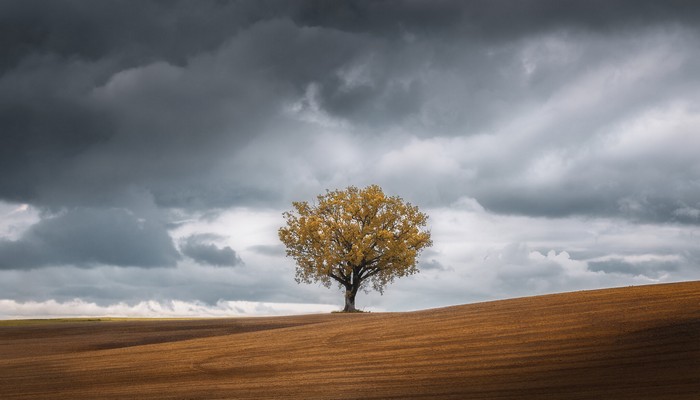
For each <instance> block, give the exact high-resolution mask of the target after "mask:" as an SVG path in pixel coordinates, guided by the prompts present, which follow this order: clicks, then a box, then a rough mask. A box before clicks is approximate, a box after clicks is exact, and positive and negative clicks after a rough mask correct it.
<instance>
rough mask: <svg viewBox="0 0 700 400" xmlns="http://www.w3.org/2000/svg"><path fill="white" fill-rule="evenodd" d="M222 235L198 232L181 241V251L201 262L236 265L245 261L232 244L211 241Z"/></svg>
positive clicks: (226, 265)
mask: <svg viewBox="0 0 700 400" xmlns="http://www.w3.org/2000/svg"><path fill="white" fill-rule="evenodd" d="M221 239H222V237H220V236H218V235H212V234H196V235H190V236H188V237H186V238H183V239H182V240H181V241H180V251H181V252H182V254H184V255H186V256H187V257H190V258H191V259H193V260H195V261H196V262H198V263H200V264H207V265H214V266H225V267H234V266H236V265H240V264H242V263H243V261H242V260H241V258H240V257H238V255H237V254H236V252H235V251H234V250H233V249H232V248H231V247H230V246H224V247H218V246H216V245H215V244H212V243H209V242H211V241H216V240H221Z"/></svg>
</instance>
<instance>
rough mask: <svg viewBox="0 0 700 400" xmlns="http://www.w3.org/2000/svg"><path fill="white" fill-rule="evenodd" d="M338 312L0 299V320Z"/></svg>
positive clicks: (224, 304) (246, 304)
mask: <svg viewBox="0 0 700 400" xmlns="http://www.w3.org/2000/svg"><path fill="white" fill-rule="evenodd" d="M335 310H338V307H337V306H334V305H329V304H297V303H268V302H258V301H223V300H222V301H219V302H217V303H216V304H214V305H208V304H204V303H201V302H197V301H194V302H187V301H180V300H169V301H165V302H159V301H154V300H149V301H140V302H138V303H135V304H128V303H124V302H119V303H116V304H109V305H98V304H96V303H92V302H88V301H84V300H81V299H74V300H71V301H66V302H57V301H56V300H47V301H40V302H39V301H27V302H18V301H15V300H0V319H26V318H81V317H128V318H155V317H158V318H181V317H182V318H188V317H196V318H200V317H220V318H226V317H250V316H264V315H295V314H313V313H328V312H331V311H335Z"/></svg>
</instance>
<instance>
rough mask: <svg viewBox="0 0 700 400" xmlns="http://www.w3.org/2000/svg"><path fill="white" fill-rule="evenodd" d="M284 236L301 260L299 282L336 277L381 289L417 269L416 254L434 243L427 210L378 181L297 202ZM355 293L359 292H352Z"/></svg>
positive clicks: (344, 283)
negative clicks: (389, 193) (390, 193)
mask: <svg viewBox="0 0 700 400" xmlns="http://www.w3.org/2000/svg"><path fill="white" fill-rule="evenodd" d="M292 205H293V206H294V211H290V212H285V213H284V214H283V215H284V218H285V219H286V222H287V224H286V226H284V227H282V228H280V230H279V238H280V240H281V241H282V243H284V244H285V246H286V247H287V256H288V257H292V258H294V260H295V261H296V263H297V270H296V280H297V282H300V283H301V282H305V283H311V282H313V281H320V282H322V283H323V284H324V285H326V286H330V284H331V282H332V280H334V281H336V282H338V284H339V285H341V286H344V287H345V288H346V289H347V290H352V291H353V292H355V293H356V292H357V289H360V288H362V289H366V288H367V283H368V282H371V285H372V287H373V288H374V289H376V290H378V291H379V292H380V293H381V292H383V289H384V286H385V285H386V284H387V283H390V282H392V281H393V280H394V278H396V277H402V276H406V275H411V274H414V273H416V272H418V269H417V268H416V259H417V257H418V256H419V254H420V252H421V251H422V250H423V249H424V248H426V247H428V246H430V245H432V241H431V240H430V231H428V230H426V229H425V226H426V223H427V220H428V216H427V215H425V214H423V213H421V212H420V211H419V210H418V208H417V207H415V206H413V205H411V204H410V203H407V202H404V201H403V200H402V199H401V198H400V197H396V196H386V195H385V194H384V192H382V189H381V188H380V187H379V186H377V185H372V186H368V187H366V188H364V189H358V188H356V187H354V186H351V187H348V188H347V189H345V190H335V191H327V192H326V194H324V195H319V196H318V197H317V202H316V203H315V204H313V205H309V204H308V203H307V202H294V203H292ZM353 298H354V295H353Z"/></svg>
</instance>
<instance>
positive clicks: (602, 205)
mask: <svg viewBox="0 0 700 400" xmlns="http://www.w3.org/2000/svg"><path fill="white" fill-rule="evenodd" d="M698 71H700V4H698V2H695V1H681V0H670V1H663V2H659V1H645V0H634V1H632V0H630V1H619V0H605V1H586V2H582V1H566V0H564V1H561V0H556V1H555V0H550V1H547V0H542V1H534V0H518V1H516V0H495V1H494V0H483V1H409V0H407V1H354V2H343V1H338V2H328V1H265V0H262V1H257V0H256V1H229V2H225V1H207V0H203V1H182V2H178V1H118V0H117V1H110V2H93V1H68V0H57V1H51V2H46V1H38V0H17V1H13V0H8V1H3V2H0V318H31V317H47V316H56V317H58V316H92V315H116V316H120V315H123V316H242V315H275V314H290V313H305V312H327V311H330V310H334V309H339V308H340V307H341V305H342V293H341V291H340V290H339V289H337V288H332V289H327V288H324V287H322V286H321V285H299V284H297V283H295V281H294V268H295V266H294V262H293V260H292V259H290V258H286V257H285V254H284V247H283V246H282V244H281V243H280V242H279V240H278V238H277V229H279V227H281V226H282V225H283V223H284V220H283V218H282V212H284V211H287V210H290V209H291V202H292V201H311V200H313V199H314V197H315V196H316V195H318V194H321V193H324V192H325V190H327V189H329V190H333V189H343V188H345V187H347V186H350V185H354V186H358V187H364V186H366V185H369V184H378V185H380V186H381V187H382V188H383V189H384V191H385V192H386V193H387V194H389V195H397V196H400V197H402V198H403V199H404V200H406V201H409V202H411V203H412V204H415V205H417V206H418V207H419V208H420V209H421V210H422V211H423V212H425V213H426V214H428V215H429V218H430V219H429V228H430V230H431V233H432V237H433V242H434V245H433V246H432V247H431V248H430V249H428V250H427V251H425V252H424V253H423V254H422V256H421V258H420V260H419V269H420V271H421V272H420V273H419V274H417V275H413V276H411V277H406V278H402V279H400V280H397V281H396V282H395V283H394V284H393V285H391V286H389V287H388V288H387V290H386V291H385V293H384V295H383V296H382V295H379V294H378V293H368V294H365V293H360V294H359V295H358V298H357V306H358V308H360V309H364V310H370V311H406V310H416V309H425V308H432V307H441V306H447V305H454V304H464V303H470V302H477V301H487V300H494V299H503V298H511V297H520V296H531V295H538V294H544V293H554V292H564V291H575V290H583V289H596V288H605V287H615V286H629V285H641V284H653V283H662V282H674V281H686V280H697V279H700V246H699V244H700V157H698V153H699V152H700V73H699V72H698Z"/></svg>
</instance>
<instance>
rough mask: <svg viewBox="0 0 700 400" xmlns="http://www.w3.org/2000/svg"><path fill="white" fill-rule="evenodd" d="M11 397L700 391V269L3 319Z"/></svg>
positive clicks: (1, 350) (659, 395)
mask: <svg viewBox="0 0 700 400" xmlns="http://www.w3.org/2000/svg"><path fill="white" fill-rule="evenodd" d="M0 398H2V399H252V398H270V399H279V398H295V399H314V398H324V399H390V398H398V399H405V398H440V399H447V398H455V399H635V400H639V399H700V282H688V283H679V284H666V285H654V286H640V287H629V288H620V289H609V290H598V291H586V292H575V293H565V294H557V295H549V296H539V297H529V298H521V299H513V300H505V301H495V302H488V303H479V304H471V305H464V306H456V307H448V308H442V309H435V310H426V311H419V312H411V313H386V314H384V313H371V314H328V315H311V316H294V317H275V318H272V317H271V318H247V319H243V318H237V319H216V320H211V319H205V320H179V321H177V320H176V321H158V320H149V321H121V322H87V321H82V322H77V321H76V322H62V323H51V322H47V323H42V324H31V325H29V324H27V325H20V326H3V327H0Z"/></svg>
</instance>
